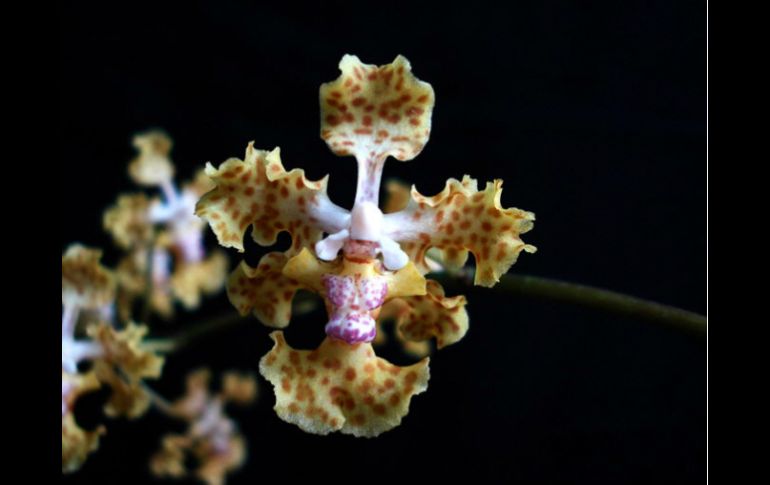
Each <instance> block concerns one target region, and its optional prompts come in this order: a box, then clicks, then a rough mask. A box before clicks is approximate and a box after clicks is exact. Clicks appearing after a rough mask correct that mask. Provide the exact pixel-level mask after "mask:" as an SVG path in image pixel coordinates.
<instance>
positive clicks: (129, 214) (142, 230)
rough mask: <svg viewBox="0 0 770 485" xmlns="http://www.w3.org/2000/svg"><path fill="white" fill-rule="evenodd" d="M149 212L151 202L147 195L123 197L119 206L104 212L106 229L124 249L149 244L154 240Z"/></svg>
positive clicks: (119, 198) (119, 199)
mask: <svg viewBox="0 0 770 485" xmlns="http://www.w3.org/2000/svg"><path fill="white" fill-rule="evenodd" d="M149 210H150V201H149V199H148V198H147V196H146V195H144V194H130V195H121V196H120V197H118V203H117V205H115V206H113V207H110V208H109V209H107V210H106V211H105V212H104V218H103V224H104V229H105V230H106V231H107V232H109V233H110V234H112V237H113V239H114V240H115V243H116V244H117V245H118V246H119V247H120V248H122V249H130V248H133V247H137V246H142V245H144V244H148V243H149V242H150V240H151V238H152V225H151V224H150V220H149V219H148V211H149Z"/></svg>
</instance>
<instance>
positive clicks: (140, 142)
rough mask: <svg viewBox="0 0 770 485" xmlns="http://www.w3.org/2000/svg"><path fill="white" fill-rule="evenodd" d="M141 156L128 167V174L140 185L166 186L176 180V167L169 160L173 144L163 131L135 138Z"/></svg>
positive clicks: (134, 141) (135, 144) (151, 132)
mask: <svg viewBox="0 0 770 485" xmlns="http://www.w3.org/2000/svg"><path fill="white" fill-rule="evenodd" d="M133 143H134V147H135V148H136V149H137V150H139V155H138V156H137V157H136V158H135V159H134V160H132V161H131V163H129V165H128V173H129V175H130V176H131V178H132V179H133V180H134V182H136V183H137V184H139V185H144V186H150V187H155V186H161V187H162V186H164V185H167V184H169V183H171V179H173V178H174V165H173V164H172V163H171V160H170V159H169V153H171V147H172V146H173V142H172V141H171V138H169V136H168V135H166V134H165V133H163V132H161V131H150V132H147V133H143V134H139V135H136V136H135V137H134V140H133Z"/></svg>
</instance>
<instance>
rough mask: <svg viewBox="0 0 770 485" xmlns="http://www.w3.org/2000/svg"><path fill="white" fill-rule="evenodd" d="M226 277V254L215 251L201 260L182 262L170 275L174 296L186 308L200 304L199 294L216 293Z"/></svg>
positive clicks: (189, 308)
mask: <svg viewBox="0 0 770 485" xmlns="http://www.w3.org/2000/svg"><path fill="white" fill-rule="evenodd" d="M226 278H227V256H226V255H225V253H223V252H221V251H216V252H214V253H212V254H211V256H209V257H208V258H206V259H204V260H203V261H198V262H195V263H182V264H180V266H179V267H178V268H177V269H176V271H174V274H173V275H171V289H172V290H173V292H174V296H175V297H176V298H177V299H178V300H179V301H180V302H182V304H183V305H184V306H185V308H187V309H188V310H192V309H195V308H198V306H200V301H201V295H203V294H205V295H211V294H213V293H216V292H217V291H219V290H220V289H222V286H224V284H225V279H226Z"/></svg>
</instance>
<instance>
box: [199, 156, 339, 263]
mask: <svg viewBox="0 0 770 485" xmlns="http://www.w3.org/2000/svg"><path fill="white" fill-rule="evenodd" d="M206 175H208V176H209V177H210V178H211V180H212V181H213V182H214V183H215V184H216V188H215V189H214V190H212V191H210V192H208V193H207V194H206V195H204V196H203V198H201V200H200V201H199V202H198V205H197V207H196V214H197V215H198V216H200V217H202V218H203V219H205V220H207V221H208V223H209V224H210V225H211V228H212V229H213V230H214V233H215V234H216V235H217V238H218V240H219V244H221V245H222V246H225V247H234V248H236V249H238V250H239V251H240V252H243V251H244V247H243V234H244V233H245V231H246V228H247V227H248V226H249V225H253V229H252V233H251V235H252V237H253V239H254V241H256V242H257V243H258V244H261V245H263V246H269V245H272V244H275V241H276V238H277V236H278V233H279V232H282V231H287V232H289V233H290V234H291V238H292V250H294V251H299V250H300V249H302V248H303V247H309V246H311V245H313V244H314V243H315V242H316V241H317V240H319V239H320V238H321V235H322V233H323V232H329V233H334V232H337V231H339V230H340V229H342V228H343V226H344V225H345V224H346V223H347V221H348V219H349V214H348V211H346V210H344V209H342V208H340V207H338V206H336V205H335V204H333V203H332V202H331V201H330V200H329V197H328V196H327V195H326V184H327V180H328V178H327V177H325V178H323V179H321V180H318V181H315V182H313V181H309V180H307V179H306V178H305V172H304V170H300V169H293V170H291V171H289V172H287V171H286V170H284V168H283V164H282V163H281V158H280V152H279V149H278V148H276V149H275V150H273V151H272V152H266V151H263V150H255V149H254V146H253V143H249V146H248V148H247V149H246V155H245V157H244V159H243V160H239V159H237V158H231V159H229V160H227V161H226V162H224V163H223V164H221V165H220V166H219V168H214V166H213V165H211V164H208V165H207V166H206Z"/></svg>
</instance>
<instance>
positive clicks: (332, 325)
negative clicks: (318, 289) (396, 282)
mask: <svg viewBox="0 0 770 485" xmlns="http://www.w3.org/2000/svg"><path fill="white" fill-rule="evenodd" d="M322 280H323V284H324V287H325V288H326V295H327V298H328V299H329V302H331V306H332V311H331V318H330V319H329V323H327V324H326V327H325V330H326V334H327V335H329V336H330V337H334V338H337V339H340V340H344V341H345V342H347V343H349V344H354V343H360V342H371V341H372V340H374V337H375V335H376V334H377V330H376V326H375V321H374V319H373V318H372V316H371V315H370V313H369V312H371V311H372V310H376V309H377V308H379V307H380V306H382V303H383V302H384V301H385V296H386V295H387V292H388V285H387V282H386V281H385V278H383V277H381V276H372V277H369V278H362V277H360V276H340V275H333V274H326V275H324V276H323V278H322Z"/></svg>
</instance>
